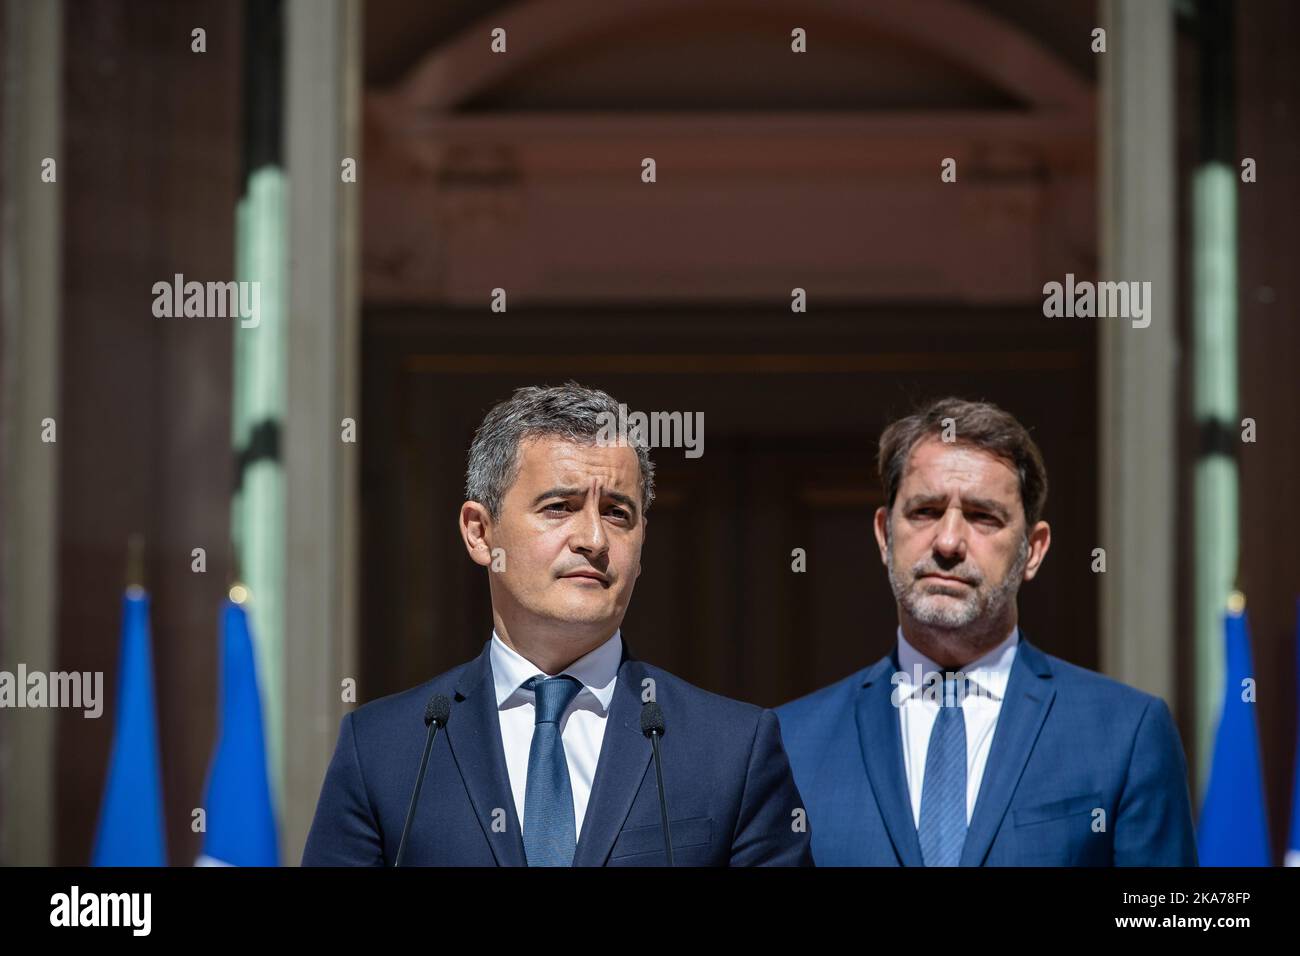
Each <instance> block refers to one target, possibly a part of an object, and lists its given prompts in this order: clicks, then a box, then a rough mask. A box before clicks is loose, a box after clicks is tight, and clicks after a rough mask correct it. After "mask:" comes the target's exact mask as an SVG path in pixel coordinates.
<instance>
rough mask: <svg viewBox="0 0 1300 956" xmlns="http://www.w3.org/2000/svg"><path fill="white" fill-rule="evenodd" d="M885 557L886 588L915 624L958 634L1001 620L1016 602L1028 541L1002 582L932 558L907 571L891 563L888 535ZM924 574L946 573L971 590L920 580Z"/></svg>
mask: <svg viewBox="0 0 1300 956" xmlns="http://www.w3.org/2000/svg"><path fill="white" fill-rule="evenodd" d="M885 556H886V559H887V561H888V567H889V586H890V588H891V589H892V590H893V592H894V598H895V599H896V600H897V601H898V603H899V605H900V606H901V607H902V608H903V610H904V611H906V612H907V614H908V615H909V616H910V617H911V618H912V619H913V620H915V621H916V622H917V623H918V624H921V625H924V626H925V627H931V628H934V629H936V630H944V631H960V630H965V629H967V628H970V627H971V626H972V625H976V624H979V623H981V622H985V623H993V622H995V621H998V620H1001V619H1002V618H1003V616H1004V614H1005V612H1006V609H1007V606H1008V605H1009V604H1011V603H1012V602H1013V601H1015V599H1016V593H1017V592H1018V591H1019V590H1020V580H1021V577H1022V576H1023V574H1024V571H1025V565H1026V564H1027V563H1028V561H1029V541H1028V539H1027V538H1022V539H1021V540H1020V547H1019V549H1018V550H1017V552H1016V559H1015V561H1014V562H1012V565H1011V567H1010V569H1008V571H1007V573H1006V576H1005V577H1003V578H1002V580H1001V581H998V582H996V583H993V584H990V583H989V582H988V580H987V579H986V578H985V577H984V575H983V573H981V572H980V570H979V569H978V568H976V567H973V566H970V567H968V566H966V565H958V566H956V567H953V568H940V567H939V566H938V565H936V564H935V563H934V559H933V556H932V555H928V556H926V558H925V559H923V560H922V561H919V562H917V564H916V565H915V566H914V567H913V568H912V569H911V570H910V571H907V572H904V571H901V570H900V569H899V568H897V567H896V566H895V564H894V541H893V536H892V535H890V536H888V537H887V538H886V540H885ZM924 574H946V575H949V576H951V577H955V578H962V579H963V580H965V581H967V582H969V583H970V587H966V588H963V587H961V586H959V585H946V584H945V583H944V582H942V581H922V580H921V576H922V575H924Z"/></svg>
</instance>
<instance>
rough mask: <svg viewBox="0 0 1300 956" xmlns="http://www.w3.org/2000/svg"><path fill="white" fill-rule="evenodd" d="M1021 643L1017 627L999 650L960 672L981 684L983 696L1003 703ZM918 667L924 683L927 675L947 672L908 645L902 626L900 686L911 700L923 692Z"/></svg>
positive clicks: (899, 667) (975, 661) (899, 658)
mask: <svg viewBox="0 0 1300 956" xmlns="http://www.w3.org/2000/svg"><path fill="white" fill-rule="evenodd" d="M1019 643H1020V626H1019V625H1017V626H1015V627H1013V628H1012V629H1011V633H1010V634H1008V635H1007V636H1006V637H1005V638H1003V639H1002V642H1001V643H1000V644H998V646H997V647H995V648H993V649H992V650H991V651H989V652H988V653H987V654H984V655H983V656H981V657H979V658H978V659H976V660H973V661H971V662H970V663H969V664H967V665H966V666H965V667H963V668H962V669H961V672H962V673H963V674H965V675H966V677H967V678H968V679H969V680H970V681H971V682H972V683H974V684H976V685H978V686H979V688H980V690H981V691H982V692H983V693H985V694H987V695H988V696H990V697H992V698H993V699H994V700H1001V699H1002V698H1003V697H1004V696H1006V692H1007V682H1008V681H1010V679H1011V665H1012V664H1013V663H1014V662H1015V659H1016V647H1017V645H1018V644H1019ZM918 668H919V670H920V674H921V679H922V681H924V679H925V675H927V674H929V673H931V672H934V671H939V672H942V671H943V670H944V668H942V667H940V666H939V665H938V664H936V663H935V662H934V661H932V660H930V658H928V657H926V656H925V655H924V654H922V653H921V652H920V651H918V650H917V649H916V648H915V647H913V646H912V645H911V644H909V643H908V642H907V638H905V637H904V636H903V629H902V627H899V629H898V669H899V671H900V672H901V673H902V675H903V676H902V678H901V679H900V683H901V684H905V685H906V686H907V688H908V690H907V691H906V692H905V694H904V696H908V697H911V696H913V695H914V694H916V693H918V692H919V691H921V690H922V689H923V688H922V686H921V685H920V684H918V683H917V681H916V675H917V671H918Z"/></svg>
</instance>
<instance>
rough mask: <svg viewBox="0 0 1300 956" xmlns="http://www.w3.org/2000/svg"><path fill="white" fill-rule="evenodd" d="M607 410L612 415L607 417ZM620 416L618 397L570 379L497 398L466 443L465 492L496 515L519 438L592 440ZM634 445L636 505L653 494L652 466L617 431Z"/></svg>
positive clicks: (642, 450) (645, 507) (643, 448)
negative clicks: (637, 473) (637, 484)
mask: <svg viewBox="0 0 1300 956" xmlns="http://www.w3.org/2000/svg"><path fill="white" fill-rule="evenodd" d="M610 416H612V419H611V418H610ZM607 420H611V421H612V422H617V421H618V420H619V403H618V402H617V401H615V400H614V399H613V397H611V396H610V395H609V394H608V393H607V392H602V391H601V390H600V389H598V388H587V387H586V386H583V385H579V384H578V383H577V382H574V381H569V382H565V383H564V384H563V385H555V386H538V385H528V386H525V387H523V388H517V389H515V392H514V394H513V395H511V396H510V398H508V399H506V400H505V401H502V402H498V403H497V404H496V405H494V406H493V407H492V410H491V411H489V412H488V413H487V415H485V416H484V418H483V422H482V424H480V425H479V427H478V431H476V432H475V433H474V441H473V442H471V443H470V446H469V462H468V464H467V466H466V469H465V497H466V498H467V499H468V500H470V501H477V502H478V503H479V504H481V505H484V506H485V507H486V508H487V509H488V513H489V514H491V515H492V520H494V521H495V520H496V519H498V518H500V517H501V502H502V501H503V500H504V499H505V495H506V489H508V488H509V487H510V486H511V485H512V484H514V481H515V479H516V478H517V477H518V476H519V444H520V442H522V441H523V440H524V439H526V438H534V437H538V436H541V435H557V436H559V437H561V438H567V439H569V440H570V441H574V442H579V443H582V444H596V442H597V438H598V436H599V435H600V433H601V432H602V430H604V429H605V427H606V426H605V422H606V421H607ZM622 437H623V438H624V440H626V441H627V443H628V444H629V445H631V446H632V448H634V449H635V450H636V457H637V461H638V462H639V463H640V465H641V511H642V512H643V513H644V512H646V511H649V510H650V503H651V502H652V501H654V497H655V466H654V462H652V461H651V460H650V448H649V446H647V445H646V444H645V443H644V442H640V441H632V440H629V439H627V436H626V435H624V436H622Z"/></svg>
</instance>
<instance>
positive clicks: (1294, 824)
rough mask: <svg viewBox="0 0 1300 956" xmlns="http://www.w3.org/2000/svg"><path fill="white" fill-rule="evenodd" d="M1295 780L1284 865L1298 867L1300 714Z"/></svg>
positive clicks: (1298, 617) (1298, 631) (1299, 607)
mask: <svg viewBox="0 0 1300 956" xmlns="http://www.w3.org/2000/svg"><path fill="white" fill-rule="evenodd" d="M1295 653H1296V682H1295V686H1296V696H1297V697H1300V600H1298V601H1296V605H1295ZM1296 734H1297V736H1296V741H1295V770H1294V773H1295V780H1294V782H1293V783H1292V784H1291V837H1290V839H1289V840H1287V844H1286V865H1287V866H1300V714H1297V716H1296Z"/></svg>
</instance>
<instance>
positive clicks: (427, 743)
mask: <svg viewBox="0 0 1300 956" xmlns="http://www.w3.org/2000/svg"><path fill="white" fill-rule="evenodd" d="M450 716H451V701H449V700H448V699H447V695H446V694H434V695H433V696H432V697H430V698H429V703H428V704H427V705H426V706H425V708H424V726H426V727H428V728H429V736H428V737H426V738H425V740H424V756H423V757H421V758H420V772H419V774H417V775H416V778H415V791H414V792H413V793H412V794H411V806H410V807H409V808H408V809H407V811H406V823H405V824H403V826H402V839H401V840H400V841H399V842H398V844H397V858H396V859H394V860H393V866H401V865H402V857H403V856H405V854H406V837H407V834H408V833H410V830H411V821H412V820H414V819H415V805H416V804H417V803H419V802H420V788H421V787H422V786H424V772H425V770H427V769H428V767H429V751H430V750H432V749H433V738H434V737H436V736H438V731H439V730H440V729H442V728H443V727H446V726H447V719H448V718H449V717H450Z"/></svg>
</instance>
